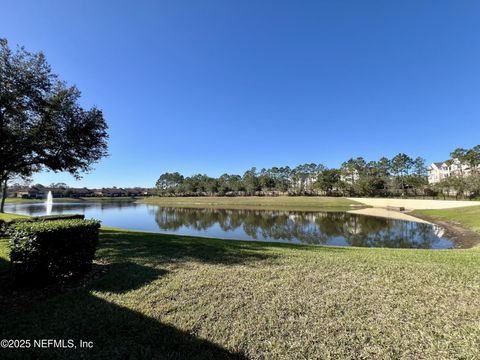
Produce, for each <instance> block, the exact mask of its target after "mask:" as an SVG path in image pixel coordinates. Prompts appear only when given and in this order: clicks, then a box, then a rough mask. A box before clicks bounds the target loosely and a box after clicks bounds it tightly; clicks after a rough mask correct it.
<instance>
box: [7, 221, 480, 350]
mask: <svg viewBox="0 0 480 360" xmlns="http://www.w3.org/2000/svg"><path fill="white" fill-rule="evenodd" d="M1 246H2V244H0V247H1ZM98 256H99V257H101V258H103V259H105V261H107V262H108V263H110V264H111V269H110V270H109V271H108V272H107V273H106V274H105V275H104V276H103V277H102V278H101V279H98V280H96V281H94V282H92V283H91V285H90V286H89V287H88V288H86V289H83V288H82V289H78V290H74V291H70V292H67V293H64V294H61V295H56V296H54V297H52V298H50V299H48V300H46V301H44V302H41V303H38V304H36V305H34V306H32V307H30V308H26V309H23V310H22V311H21V312H16V313H4V314H3V315H2V319H1V321H0V334H2V336H3V337H7V338H49V337H53V338H75V339H76V338H81V339H84V340H92V341H94V343H95V348H94V349H93V350H78V349H77V350H75V351H64V350H63V351H62V350H47V351H44V352H41V351H40V350H38V349H37V350H36V352H35V350H32V349H30V350H25V351H23V352H22V351H19V350H17V351H16V352H12V353H9V355H12V356H15V355H16V356H18V358H24V357H25V356H27V355H32V354H36V355H38V354H43V355H45V354H51V355H52V356H53V354H54V355H56V356H59V357H63V358H69V359H71V358H78V357H81V356H88V358H124V357H127V356H129V357H130V358H162V359H163V358H167V359H168V358H189V359H190V358H195V359H215V358H217V359H225V358H248V359H360V358H368V359H370V358H375V359H390V358H395V359H411V358H416V359H447V358H448V359H454V358H458V359H462V358H463V359H474V358H479V357H480V323H479V319H480V303H479V301H478V299H479V298H480V253H479V250H478V249H472V250H447V251H442V250H394V249H362V248H338V247H311V246H292V245H287V244H271V243H249V242H237V241H224V240H215V239H204V238H193V237H182V236H173V235H161V234H149V233H140V232H133V231H120V230H114V229H107V230H103V231H102V235H101V243H100V249H99V251H98ZM0 257H3V258H4V259H5V253H0ZM2 355H3V354H2Z"/></svg>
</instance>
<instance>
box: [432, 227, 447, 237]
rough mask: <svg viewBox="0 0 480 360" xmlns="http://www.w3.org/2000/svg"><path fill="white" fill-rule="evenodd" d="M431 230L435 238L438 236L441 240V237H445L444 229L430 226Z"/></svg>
mask: <svg viewBox="0 0 480 360" xmlns="http://www.w3.org/2000/svg"><path fill="white" fill-rule="evenodd" d="M432 228H433V233H434V234H435V235H436V236H438V237H439V238H441V237H443V235H445V229H444V228H442V227H441V226H438V225H435V224H432Z"/></svg>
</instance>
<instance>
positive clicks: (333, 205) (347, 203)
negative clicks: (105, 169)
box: [139, 196, 365, 211]
mask: <svg viewBox="0 0 480 360" xmlns="http://www.w3.org/2000/svg"><path fill="white" fill-rule="evenodd" d="M139 202H141V203H145V204H153V205H162V206H172V207H190V208H205V207H215V208H223V209H265V210H290V211H345V210H350V209H351V208H352V207H354V206H358V207H365V205H363V204H360V203H359V202H356V201H352V200H349V199H346V198H340V197H319V196H276V197H268V196H238V197H215V196H212V197H157V196H156V197H148V198H144V199H142V200H139Z"/></svg>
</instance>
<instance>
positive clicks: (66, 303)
mask: <svg viewBox="0 0 480 360" xmlns="http://www.w3.org/2000/svg"><path fill="white" fill-rule="evenodd" d="M166 273H167V271H164V270H158V269H155V268H151V267H147V266H141V265H138V264H133V263H118V264H113V265H111V267H110V269H109V271H108V272H107V274H105V276H104V277H103V278H101V279H98V280H97V281H94V282H93V284H91V286H89V287H90V289H91V290H96V291H101V292H104V293H107V294H108V292H110V293H116V294H119V293H120V294H123V293H126V292H128V291H132V290H135V289H139V288H141V287H143V286H145V285H147V284H148V283H150V282H151V281H155V280H156V279H158V278H159V277H161V276H164V275H165V274H166ZM122 300H124V301H125V302H128V299H127V298H124V299H123V298H122ZM131 307H133V306H131ZM0 337H1V338H2V339H3V338H6V339H30V340H31V342H32V343H33V340H34V339H57V340H58V339H64V340H68V339H72V340H74V344H75V345H76V346H77V348H75V349H61V348H49V349H41V348H34V347H33V346H32V347H31V348H29V349H9V350H5V349H0V358H2V359H9V358H12V359H25V358H32V359H37V358H42V359H43V358H47V359H48V358H51V359H79V358H83V359H246V357H244V356H243V355H241V354H238V353H233V352H230V351H228V350H226V349H224V348H222V347H221V346H219V345H217V344H214V343H212V342H209V341H207V340H203V339H199V338H197V337H195V336H193V335H192V334H190V333H188V332H187V331H183V330H180V329H177V328H175V327H173V326H171V325H168V324H163V323H162V322H161V321H158V320H156V319H154V318H150V317H148V316H145V315H144V314H142V313H140V312H137V311H134V310H133V309H131V308H129V307H127V306H120V305H118V304H114V303H112V302H109V301H106V300H105V299H102V298H99V297H97V296H95V295H94V294H92V293H91V292H90V291H89V290H87V289H75V290H73V291H69V292H67V293H64V294H61V295H58V296H55V297H52V298H50V299H48V300H46V301H44V302H41V303H37V304H35V305H33V306H32V307H30V308H29V309H28V310H26V311H25V310H24V311H21V312H17V313H8V312H7V313H4V314H3V315H2V319H1V321H0ZM80 340H83V341H92V342H93V348H92V349H89V348H83V349H82V348H80V347H79V341H80Z"/></svg>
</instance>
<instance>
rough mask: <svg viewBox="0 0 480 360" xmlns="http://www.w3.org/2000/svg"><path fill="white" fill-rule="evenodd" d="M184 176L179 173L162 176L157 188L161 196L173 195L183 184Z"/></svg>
mask: <svg viewBox="0 0 480 360" xmlns="http://www.w3.org/2000/svg"><path fill="white" fill-rule="evenodd" d="M183 180H184V178H183V175H181V174H180V173H179V172H174V173H168V172H167V173H164V174H162V175H160V177H159V178H158V180H157V182H156V184H155V186H156V188H157V191H158V192H159V193H160V194H173V193H175V192H177V190H178V188H179V186H180V185H182V184H183Z"/></svg>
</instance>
